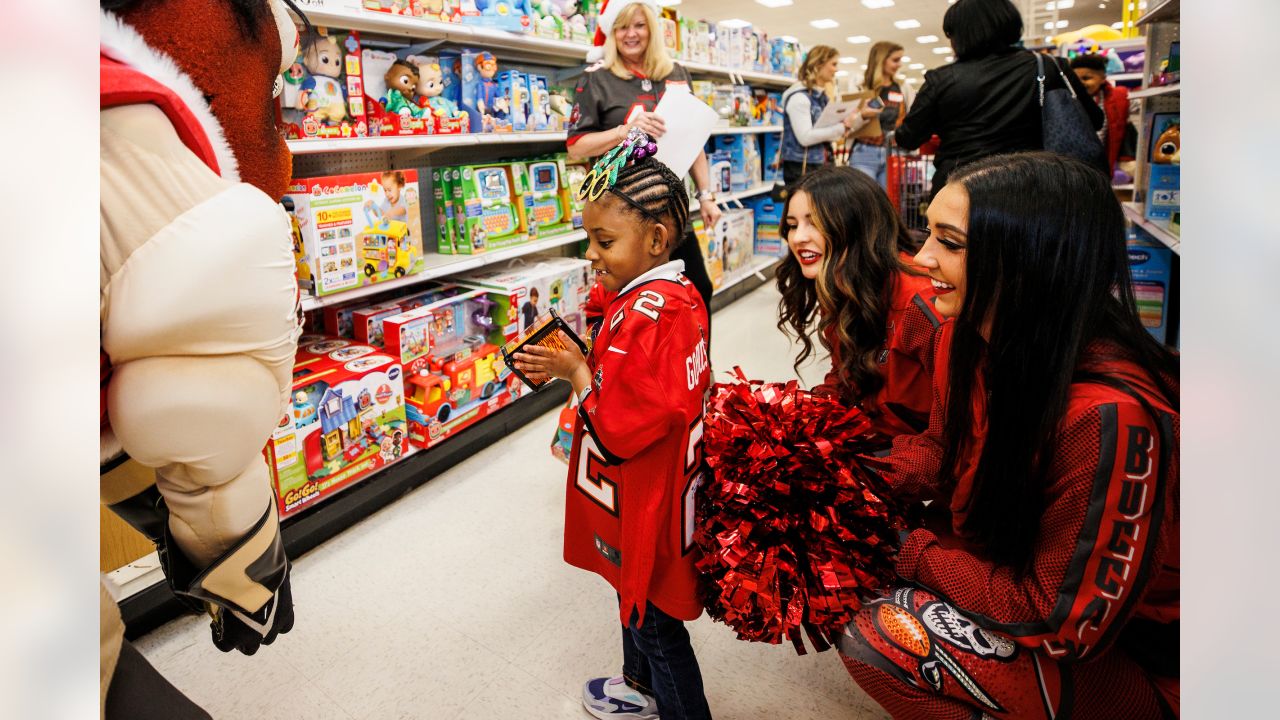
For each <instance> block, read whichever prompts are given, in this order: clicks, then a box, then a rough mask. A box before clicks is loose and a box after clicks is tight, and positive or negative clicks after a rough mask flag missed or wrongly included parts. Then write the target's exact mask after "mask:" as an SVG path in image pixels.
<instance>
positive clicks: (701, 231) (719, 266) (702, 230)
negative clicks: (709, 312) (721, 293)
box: [692, 215, 724, 290]
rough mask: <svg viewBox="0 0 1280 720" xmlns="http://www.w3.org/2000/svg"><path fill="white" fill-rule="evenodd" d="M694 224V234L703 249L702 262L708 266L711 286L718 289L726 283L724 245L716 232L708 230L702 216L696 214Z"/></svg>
mask: <svg viewBox="0 0 1280 720" xmlns="http://www.w3.org/2000/svg"><path fill="white" fill-rule="evenodd" d="M692 226H693V236H694V237H695V238H697V239H698V247H699V248H700V249H701V250H702V263H703V265H705V266H706V268H707V277H708V278H710V279H711V287H712V288H713V289H716V290H718V289H719V288H720V286H721V285H723V284H724V247H723V246H722V245H721V243H720V239H719V237H717V235H716V233H714V232H710V231H708V230H707V227H706V225H705V224H704V223H703V222H702V218H700V217H698V216H697V215H695V216H694V219H693V222H692Z"/></svg>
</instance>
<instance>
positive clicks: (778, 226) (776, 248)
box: [743, 195, 787, 257]
mask: <svg viewBox="0 0 1280 720" xmlns="http://www.w3.org/2000/svg"><path fill="white" fill-rule="evenodd" d="M743 203H744V204H745V205H746V206H747V207H749V208H751V211H752V212H753V213H755V223H756V239H755V243H754V245H753V247H754V250H753V252H755V254H756V255H771V256H773V257H786V255H787V244H786V243H785V242H783V240H782V232H781V230H782V208H783V203H782V202H780V201H777V200H774V199H773V198H771V197H769V196H768V195H760V196H758V197H754V198H751V199H749V200H744V201H743Z"/></svg>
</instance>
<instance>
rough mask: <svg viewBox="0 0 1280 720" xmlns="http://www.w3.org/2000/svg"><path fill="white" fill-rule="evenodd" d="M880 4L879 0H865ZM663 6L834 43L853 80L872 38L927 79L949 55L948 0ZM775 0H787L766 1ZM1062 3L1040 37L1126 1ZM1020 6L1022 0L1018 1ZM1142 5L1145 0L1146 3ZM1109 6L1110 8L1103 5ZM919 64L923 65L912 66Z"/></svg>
mask: <svg viewBox="0 0 1280 720" xmlns="http://www.w3.org/2000/svg"><path fill="white" fill-rule="evenodd" d="M865 1H866V2H867V3H870V4H873V5H874V4H877V3H876V1H875V0H865ZM658 2H659V4H662V5H674V6H675V8H676V10H677V11H679V13H680V14H681V15H682V16H690V17H695V18H705V19H707V20H715V21H719V20H729V19H735V18H736V19H740V20H746V21H748V22H750V23H751V24H752V25H753V26H754V27H755V28H756V30H757V31H761V30H762V31H764V32H766V33H768V34H769V36H770V37H778V36H781V35H791V36H793V37H796V38H798V39H799V40H800V42H801V43H802V44H803V45H804V46H805V47H806V48H809V47H812V46H814V45H818V44H823V45H831V46H832V47H834V48H836V49H837V50H839V51H840V53H841V55H843V56H846V57H853V58H857V62H854V63H846V64H845V65H843V69H844V70H846V71H847V72H848V73H849V75H848V76H847V79H848V81H850V82H851V84H856V83H858V82H860V81H861V80H860V78H861V75H862V73H863V70H864V68H865V65H864V63H865V62H866V60H867V52H868V51H869V50H870V48H871V43H873V42H876V41H877V40H892V41H894V42H897V43H898V44H899V45H902V46H903V47H904V48H906V56H907V57H909V58H910V59H911V60H910V62H909V63H907V64H905V65H903V67H902V74H903V75H904V76H906V77H907V78H915V79H916V82H917V83H919V82H923V77H924V71H925V70H927V69H931V68H935V67H938V66H940V65H943V64H944V63H945V62H946V58H947V54H939V53H935V52H934V49H935V48H948V47H949V46H948V44H947V39H946V36H944V35H943V34H942V15H943V14H944V13H945V12H946V11H947V7H948V6H949V3H948V2H947V0H893V5H892V6H891V7H885V8H880V9H871V8H868V7H866V6H865V5H864V4H863V2H864V0H792V2H791V4H790V5H786V6H783V7H776V8H771V7H766V6H764V5H762V4H760V0H677V1H676V2H672V0H658ZM765 2H769V3H771V4H773V3H776V2H785V0H765ZM1060 2H1061V3H1062V4H1067V3H1070V7H1066V8H1060V9H1059V18H1060V20H1065V21H1067V25H1066V27H1062V28H1056V29H1055V30H1052V31H1046V30H1044V29H1043V28H1040V30H1039V32H1037V34H1036V37H1037V38H1040V37H1042V36H1043V35H1044V34H1049V35H1057V34H1061V33H1064V32H1070V31H1072V30H1078V29H1080V28H1082V27H1085V26H1086V25H1094V24H1100V25H1111V24H1112V23H1115V22H1119V21H1120V16H1121V13H1122V7H1123V6H1122V2H1123V0H1074V2H1072V0H1060ZM1014 4H1015V5H1017V6H1018V7H1019V8H1021V7H1022V6H1023V0H1014ZM1142 4H1143V5H1145V4H1146V3H1145V2H1143V3H1142ZM1099 6H1105V7H1099ZM821 19H829V20H834V21H835V22H836V23H838V25H837V26H836V27H833V28H825V29H820V28H815V27H813V26H812V25H810V21H813V20H821ZM905 20H915V21H917V22H919V23H920V27H915V28H899V27H896V26H895V25H894V23H895V22H898V21H905ZM930 35H933V36H936V37H937V40H936V41H928V40H926V42H920V41H919V40H917V38H920V37H926V38H927V36H930ZM850 36H864V37H867V38H869V42H863V43H851V42H849V40H848V39H847V38H849V37H850ZM913 64H918V65H922V66H923V67H918V68H912V67H910V65H913Z"/></svg>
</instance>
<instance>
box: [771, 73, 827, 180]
mask: <svg viewBox="0 0 1280 720" xmlns="http://www.w3.org/2000/svg"><path fill="white" fill-rule="evenodd" d="M798 93H804V94H805V95H807V96H808V97H809V119H810V121H811V122H817V121H818V116H819V115H821V114H822V110H823V109H824V108H826V106H827V102H828V100H829V98H827V94H826V93H825V92H823V91H822V90H819V89H815V90H809V89H807V88H805V87H804V86H803V85H793V86H792V87H790V88H788V89H787V91H786V92H784V93H783V94H782V159H783V161H785V162H804V160H805V153H806V152H807V153H808V155H809V163H810V164H811V165H821V164H822V163H824V162H826V160H827V143H817V144H816V145H810V146H809V147H808V148H806V147H805V146H803V145H801V144H800V141H799V140H798V139H797V138H796V133H795V131H794V130H792V129H791V118H790V116H788V115H787V102H788V101H789V100H790V99H791V98H792V97H793V96H795V95H796V94H798Z"/></svg>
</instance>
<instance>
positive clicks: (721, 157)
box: [707, 136, 733, 193]
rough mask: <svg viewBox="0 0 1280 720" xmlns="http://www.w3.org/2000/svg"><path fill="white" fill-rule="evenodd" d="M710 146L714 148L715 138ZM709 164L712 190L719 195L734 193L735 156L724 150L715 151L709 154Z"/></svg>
mask: <svg viewBox="0 0 1280 720" xmlns="http://www.w3.org/2000/svg"><path fill="white" fill-rule="evenodd" d="M717 137H720V136H717ZM708 144H710V145H712V146H713V147H714V145H715V138H712V140H711V141H710V142H709V143H708ZM707 163H708V164H709V165H710V168H711V189H712V190H714V191H716V192H717V193H728V192H733V156H732V155H730V154H729V152H727V151H724V150H718V151H713V152H710V153H708V154H707Z"/></svg>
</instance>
